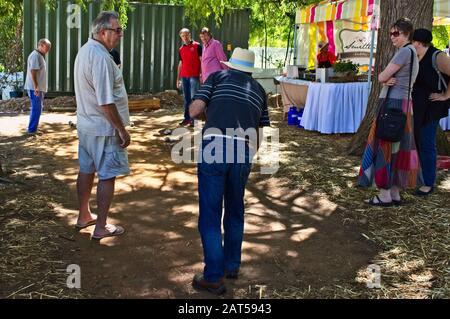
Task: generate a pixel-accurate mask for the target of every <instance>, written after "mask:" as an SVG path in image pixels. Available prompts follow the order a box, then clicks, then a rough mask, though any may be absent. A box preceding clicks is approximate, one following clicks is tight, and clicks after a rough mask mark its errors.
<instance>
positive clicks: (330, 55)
mask: <svg viewBox="0 0 450 319" xmlns="http://www.w3.org/2000/svg"><path fill="white" fill-rule="evenodd" d="M328 59H329V61H330V63H331V65H333V64H334V63H336V56H335V55H334V54H333V53H332V52H328Z"/></svg>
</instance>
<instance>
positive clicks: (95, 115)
mask: <svg viewBox="0 0 450 319" xmlns="http://www.w3.org/2000/svg"><path fill="white" fill-rule="evenodd" d="M122 35H123V31H122V28H121V27H120V24H119V20H118V14H117V13H116V12H113V11H103V12H101V13H100V14H99V15H98V17H97V18H96V19H95V20H94V21H93V23H92V38H91V39H88V42H87V43H86V44H85V45H83V46H82V47H81V48H80V50H79V51H78V54H77V57H76V59H75V68H74V77H75V96H76V101H77V130H78V138H79V146H78V160H79V164H80V171H79V174H78V179H77V191H78V203H79V210H80V211H79V216H78V220H77V225H76V227H77V228H78V229H82V228H85V227H88V226H91V225H95V229H94V232H93V234H92V238H93V239H97V240H100V239H102V238H104V237H109V236H117V235H121V234H123V233H124V231H125V230H124V228H123V227H121V226H115V225H112V224H108V223H107V222H106V219H107V215H108V211H109V207H110V205H111V202H112V199H113V197H114V183H115V178H116V176H119V175H127V174H129V167H128V154H127V151H126V147H127V146H128V145H129V144H130V135H129V133H128V132H127V130H126V129H125V127H126V126H127V125H129V124H130V115H129V111H128V97H127V92H126V90H125V84H124V81H123V77H122V72H121V71H120V70H119V68H118V67H117V65H116V64H115V63H114V60H113V59H112V57H111V55H110V54H109V52H110V51H111V50H112V48H114V47H116V46H117V44H118V43H119V41H120V38H121V37H122ZM95 173H97V176H98V179H99V182H98V186H97V205H98V217H96V216H95V215H92V214H91V210H90V207H89V197H90V195H91V191H92V187H93V182H94V176H95Z"/></svg>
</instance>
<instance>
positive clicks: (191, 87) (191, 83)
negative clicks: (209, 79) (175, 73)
mask: <svg viewBox="0 0 450 319" xmlns="http://www.w3.org/2000/svg"><path fill="white" fill-rule="evenodd" d="M181 81H182V84H183V95H184V119H185V120H190V119H191V117H190V116H189V104H191V101H192V98H193V97H194V95H195V93H197V90H198V88H199V86H200V80H199V78H198V77H190V78H181Z"/></svg>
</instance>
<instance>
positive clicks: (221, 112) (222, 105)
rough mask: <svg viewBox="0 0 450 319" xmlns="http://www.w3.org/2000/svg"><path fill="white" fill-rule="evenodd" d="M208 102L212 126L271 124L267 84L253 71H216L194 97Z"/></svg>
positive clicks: (246, 126)
mask: <svg viewBox="0 0 450 319" xmlns="http://www.w3.org/2000/svg"><path fill="white" fill-rule="evenodd" d="M195 99H199V100H202V101H204V102H205V103H206V105H207V107H206V124H205V127H204V130H206V129H208V128H217V129H220V130H221V131H222V132H223V134H225V133H226V129H227V128H229V129H230V128H232V129H243V130H247V129H248V128H254V129H258V127H263V126H270V120H269V112H268V109H267V97H266V92H265V91H264V89H263V87H262V86H261V85H260V84H259V83H258V82H257V81H256V80H255V79H253V78H252V77H251V75H250V74H248V73H245V72H241V71H237V70H233V69H230V70H223V71H219V72H215V73H213V74H211V75H210V76H209V77H208V80H207V81H206V82H205V83H204V84H203V85H202V86H201V88H200V89H199V90H198V91H197V94H196V95H195V96H194V100H195Z"/></svg>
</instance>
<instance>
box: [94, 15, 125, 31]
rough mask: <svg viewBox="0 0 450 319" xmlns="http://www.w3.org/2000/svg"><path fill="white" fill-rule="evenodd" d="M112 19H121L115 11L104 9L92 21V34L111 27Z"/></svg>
mask: <svg viewBox="0 0 450 319" xmlns="http://www.w3.org/2000/svg"><path fill="white" fill-rule="evenodd" d="M111 19H117V20H119V14H118V13H117V12H115V11H102V12H100V13H99V15H98V16H97V18H95V20H94V21H93V22H92V34H93V35H97V34H99V33H100V31H102V30H104V29H108V28H111Z"/></svg>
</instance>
